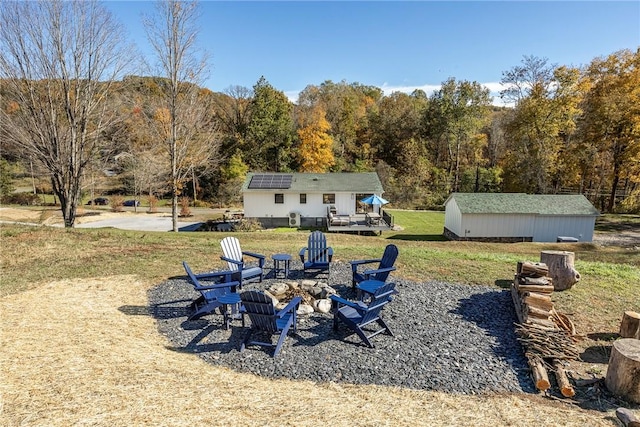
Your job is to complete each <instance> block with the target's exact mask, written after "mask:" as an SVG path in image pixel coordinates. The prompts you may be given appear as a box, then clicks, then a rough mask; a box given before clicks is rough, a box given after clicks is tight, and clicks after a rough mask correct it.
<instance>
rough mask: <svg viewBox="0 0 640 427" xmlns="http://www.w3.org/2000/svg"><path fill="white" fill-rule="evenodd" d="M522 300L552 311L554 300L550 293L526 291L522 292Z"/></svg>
mask: <svg viewBox="0 0 640 427" xmlns="http://www.w3.org/2000/svg"><path fill="white" fill-rule="evenodd" d="M522 302H523V303H525V304H527V305H530V306H533V307H537V308H541V309H543V310H547V311H551V309H552V308H553V302H551V297H550V296H549V295H543V294H539V293H537V292H525V293H523V294H522Z"/></svg>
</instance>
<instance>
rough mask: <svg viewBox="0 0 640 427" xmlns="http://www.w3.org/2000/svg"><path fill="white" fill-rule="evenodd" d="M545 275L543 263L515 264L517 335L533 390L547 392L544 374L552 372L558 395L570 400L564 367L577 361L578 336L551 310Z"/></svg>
mask: <svg viewBox="0 0 640 427" xmlns="http://www.w3.org/2000/svg"><path fill="white" fill-rule="evenodd" d="M548 273H549V269H548V268H547V265H546V264H544V263H539V262H528V261H524V262H519V263H518V266H517V270H516V275H515V278H514V281H513V283H512V284H511V296H512V297H513V303H514V306H515V310H516V315H517V317H518V321H519V324H518V325H516V333H517V334H518V340H519V341H520V342H521V343H522V345H523V347H524V348H525V356H526V357H527V361H528V362H529V366H530V368H531V372H532V376H533V381H534V384H535V386H536V388H537V389H538V390H541V391H547V390H548V389H549V388H550V387H551V383H550V382H549V375H548V373H547V370H551V371H552V372H554V374H555V377H556V381H557V384H558V387H559V389H560V393H561V394H562V395H563V396H565V397H572V396H574V395H575V390H574V389H573V386H572V385H571V383H570V382H569V379H568V377H567V374H566V372H565V369H564V367H565V363H567V362H568V361H570V360H577V359H578V357H579V350H578V348H577V347H576V345H575V341H576V340H577V336H576V331H575V326H574V325H573V322H571V320H570V319H569V318H568V317H567V316H566V315H564V314H562V313H558V312H557V311H556V309H555V308H554V306H553V302H552V301H551V294H552V293H553V289H554V288H553V280H552V279H551V277H549V276H548Z"/></svg>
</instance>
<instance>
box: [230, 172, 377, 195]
mask: <svg viewBox="0 0 640 427" xmlns="http://www.w3.org/2000/svg"><path fill="white" fill-rule="evenodd" d="M262 174H264V173H260V172H255V173H253V172H252V173H249V174H247V178H246V179H245V181H244V184H243V186H242V191H243V192H245V191H259V192H269V193H273V192H294V193H304V192H309V193H312V192H321V191H333V192H350V193H375V194H382V193H383V192H384V189H383V188H382V183H381V182H380V179H379V178H378V174H377V173H376V172H362V173H349V172H342V173H269V175H276V176H277V175H291V178H292V179H291V186H290V187H289V188H282V189H254V188H251V189H249V183H250V182H251V178H252V177H253V176H254V175H262Z"/></svg>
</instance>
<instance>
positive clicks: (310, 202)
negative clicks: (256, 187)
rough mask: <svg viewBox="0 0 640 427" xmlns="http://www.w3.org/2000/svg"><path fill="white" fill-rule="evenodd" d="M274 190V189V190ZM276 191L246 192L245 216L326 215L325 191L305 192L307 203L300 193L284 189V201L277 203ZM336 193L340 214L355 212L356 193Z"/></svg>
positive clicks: (319, 216) (317, 216)
mask: <svg viewBox="0 0 640 427" xmlns="http://www.w3.org/2000/svg"><path fill="white" fill-rule="evenodd" d="M272 191H273V190H272ZM275 193H277V191H273V192H263V191H255V192H251V191H245V192H244V202H243V204H244V216H245V217H248V218H286V217H287V216H288V215H289V212H300V215H301V216H302V217H316V218H321V217H326V216H327V207H328V206H329V205H325V204H323V203H322V195H323V193H305V194H306V195H307V203H305V204H301V203H300V193H287V192H285V191H283V192H282V193H281V194H284V203H282V204H276V202H275V195H274V194H275ZM331 194H335V195H336V199H335V203H334V204H333V205H334V206H335V207H336V210H337V212H338V214H341V215H350V214H353V213H355V204H356V203H355V195H352V193H331Z"/></svg>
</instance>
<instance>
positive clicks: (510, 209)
mask: <svg viewBox="0 0 640 427" xmlns="http://www.w3.org/2000/svg"><path fill="white" fill-rule="evenodd" d="M452 198H453V199H455V201H456V204H457V205H458V207H459V208H460V211H461V212H462V213H504V214H538V215H590V216H592V215H596V216H597V215H600V213H599V212H598V210H597V209H596V208H594V207H593V205H592V204H591V202H589V200H587V198H586V197H584V196H583V195H581V194H578V195H564V194H524V193H453V194H451V195H450V196H449V199H447V202H448V201H449V200H450V199H452Z"/></svg>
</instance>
